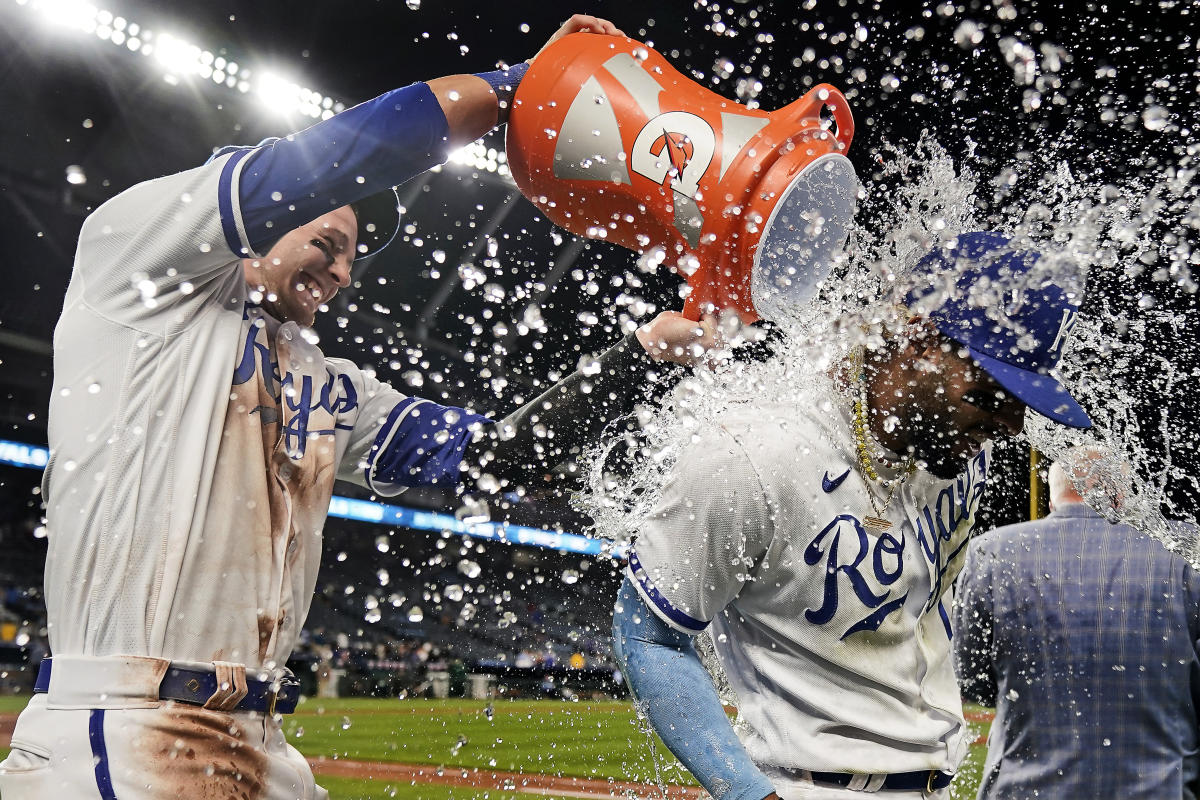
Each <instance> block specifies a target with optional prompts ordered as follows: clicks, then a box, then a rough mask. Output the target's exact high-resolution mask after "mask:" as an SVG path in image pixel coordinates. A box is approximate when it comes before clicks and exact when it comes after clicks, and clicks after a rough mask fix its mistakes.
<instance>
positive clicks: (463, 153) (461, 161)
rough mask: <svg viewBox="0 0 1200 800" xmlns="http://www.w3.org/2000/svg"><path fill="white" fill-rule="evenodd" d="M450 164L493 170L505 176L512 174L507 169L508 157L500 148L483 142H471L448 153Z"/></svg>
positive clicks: (486, 170)
mask: <svg viewBox="0 0 1200 800" xmlns="http://www.w3.org/2000/svg"><path fill="white" fill-rule="evenodd" d="M447 160H448V161H449V162H450V163H451V164H457V165H458V166H463V167H471V168H472V169H477V170H481V171H484V172H493V173H495V174H497V175H500V176H503V177H505V178H507V177H509V176H511V175H512V173H511V172H509V169H508V163H507V161H508V158H507V157H506V156H505V154H504V152H503V151H502V150H497V149H496V148H494V147H488V146H487V145H485V144H484V143H483V142H471V143H470V144H469V145H466V146H465V147H460V148H459V149H457V150H455V151H454V152H453V153H451V154H450V157H449V159H447Z"/></svg>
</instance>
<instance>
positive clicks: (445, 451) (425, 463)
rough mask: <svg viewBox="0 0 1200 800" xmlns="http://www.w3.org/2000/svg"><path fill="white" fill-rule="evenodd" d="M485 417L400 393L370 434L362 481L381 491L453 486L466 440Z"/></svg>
mask: <svg viewBox="0 0 1200 800" xmlns="http://www.w3.org/2000/svg"><path fill="white" fill-rule="evenodd" d="M488 422H490V420H488V419H487V418H486V417H483V416H481V415H479V414H476V413H474V412H472V411H468V410H466V409H465V408H454V407H453V406H443V405H439V404H438V403H434V402H432V401H430V400H422V399H420V398H417V397H408V398H405V399H404V400H402V401H401V402H400V403H397V404H396V406H395V408H393V409H392V411H391V413H390V414H389V415H388V418H387V420H386V421H385V422H384V424H383V425H382V426H381V427H380V429H379V433H378V434H376V436H375V442H374V444H373V445H372V446H371V451H370V453H369V454H368V455H367V463H366V465H365V468H364V473H365V474H364V477H365V483H366V485H367V486H368V487H370V488H372V489H374V490H376V491H379V492H381V493H382V494H394V493H395V491H396V490H397V489H398V487H409V486H432V485H438V486H450V487H453V486H455V485H457V484H458V483H459V481H460V480H461V477H460V470H459V465H460V464H461V463H462V460H463V455H464V453H465V447H466V444H467V442H469V441H470V440H471V437H472V436H473V435H474V433H475V430H476V429H477V428H478V426H480V425H483V424H486V423H488Z"/></svg>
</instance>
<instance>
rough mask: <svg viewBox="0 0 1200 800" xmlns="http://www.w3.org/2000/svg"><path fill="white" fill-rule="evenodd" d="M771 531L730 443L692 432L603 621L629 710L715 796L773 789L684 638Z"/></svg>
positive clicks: (727, 799)
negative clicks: (634, 708) (635, 708)
mask: <svg viewBox="0 0 1200 800" xmlns="http://www.w3.org/2000/svg"><path fill="white" fill-rule="evenodd" d="M773 530H774V528H773V525H772V523H771V521H770V515H769V512H768V509H767V501H766V497H765V494H764V491H763V489H762V486H761V485H760V483H759V481H758V479H757V476H756V475H755V473H754V470H753V468H752V466H751V465H750V463H749V461H748V459H747V458H746V457H745V454H744V453H743V452H742V450H741V448H740V446H739V445H738V444H737V443H736V442H735V441H734V440H733V437H732V436H730V435H729V434H728V433H726V432H725V431H723V430H720V429H717V430H713V431H706V432H703V433H702V434H701V437H700V440H699V441H698V442H696V443H694V444H693V445H692V446H691V447H689V448H688V449H687V450H685V451H684V452H683V453H681V454H680V457H679V461H678V464H677V467H676V469H675V474H674V475H673V477H672V480H671V481H670V482H669V483H668V484H667V486H666V487H665V488H664V489H663V498H662V500H661V501H660V502H659V504H658V506H657V508H656V509H655V511H654V512H653V513H652V514H651V515H650V517H649V518H648V519H647V520H646V521H645V523H644V524H643V526H642V530H641V532H640V534H639V536H638V539H637V542H636V544H635V547H634V548H633V550H632V551H631V553H630V558H629V569H628V571H627V575H626V579H625V582H624V583H623V585H622V587H621V594H620V598H619V599H618V601H617V605H616V608H615V610H614V614H613V639H614V644H613V653H614V655H615V657H616V659H617V663H618V664H619V665H620V667H621V670H622V672H623V673H624V675H625V679H626V681H627V682H628V684H629V688H630V690H631V692H632V693H633V695H634V698H635V700H636V701H637V703H638V704H639V707H640V709H641V710H642V711H643V713H645V714H646V716H647V718H648V719H649V720H650V723H651V724H652V725H653V726H654V730H655V731H656V732H657V733H658V735H659V737H660V738H661V739H662V741H663V743H664V744H665V745H666V746H667V748H668V749H670V751H671V752H672V753H674V754H675V756H676V757H677V758H678V759H679V760H680V761H681V762H682V763H683V764H684V766H686V767H687V768H688V770H689V771H690V772H691V773H692V774H693V775H694V776H695V777H696V779H697V780H698V781H700V783H701V785H703V786H704V788H705V789H707V790H708V792H709V794H711V795H712V796H714V797H721V798H723V800H762V798H765V797H771V796H773V793H774V790H773V788H772V786H771V783H770V781H769V780H768V779H767V778H766V776H765V775H763V774H762V773H761V772H760V771H759V770H758V768H757V767H755V766H754V763H753V761H752V760H751V759H750V756H749V754H748V753H747V752H746V749H745V747H744V746H743V745H742V743H741V742H740V741H739V740H738V738H737V736H736V734H735V733H734V730H733V726H732V724H731V723H730V722H729V718H728V717H727V716H726V715H725V710H724V706H723V704H722V702H721V699H720V696H719V695H718V694H717V691H716V689H715V687H714V686H713V684H712V680H711V678H710V677H709V674H708V672H707V670H705V668H704V666H703V664H702V663H701V661H700V657H699V655H698V653H697V652H696V649H695V646H694V644H693V641H692V637H693V636H695V635H696V634H698V633H700V632H702V631H703V630H705V629H706V628H707V627H708V625H709V623H710V622H711V621H712V619H713V618H714V617H715V616H716V615H717V614H719V613H722V612H723V611H724V609H725V608H726V606H728V605H729V603H731V602H733V600H734V599H735V598H736V597H737V595H738V594H739V593H740V592H741V590H742V589H743V587H744V586H745V583H746V581H747V580H748V578H747V573H749V572H751V569H750V568H749V567H748V564H752V563H756V562H757V561H758V560H759V559H761V558H762V556H763V555H764V554H765V552H766V549H767V547H768V546H769V543H770V540H771V538H772V536H773Z"/></svg>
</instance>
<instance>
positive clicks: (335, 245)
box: [243, 206, 358, 325]
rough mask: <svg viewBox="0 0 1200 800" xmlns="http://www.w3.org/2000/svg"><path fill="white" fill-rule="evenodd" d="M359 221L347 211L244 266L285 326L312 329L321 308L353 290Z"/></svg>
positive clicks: (285, 240) (308, 227) (328, 216)
mask: <svg viewBox="0 0 1200 800" xmlns="http://www.w3.org/2000/svg"><path fill="white" fill-rule="evenodd" d="M357 238H358V220H357V219H356V218H355V216H354V211H353V209H351V208H350V206H342V207H341V208H339V209H336V210H334V211H330V212H329V213H328V214H325V215H324V216H320V217H317V218H316V219H315V220H313V221H312V222H310V223H308V224H307V225H302V226H300V227H299V228H296V229H295V230H293V231H291V232H290V233H287V234H285V235H284V236H283V238H282V239H280V240H279V241H278V242H276V243H275V246H274V247H272V248H271V250H270V251H269V252H268V253H267V254H266V256H264V257H263V258H259V259H247V260H246V261H244V262H243V265H244V272H245V275H246V283H247V284H249V286H250V289H251V290H252V291H257V292H259V293H260V294H261V296H262V299H261V301H260V302H261V305H262V307H263V308H264V309H266V311H267V313H269V314H270V315H271V316H273V317H275V318H276V319H278V320H279V321H281V322H298V323H300V324H301V325H312V324H313V321H314V320H315V319H316V316H317V309H318V308H320V307H321V305H322V304H324V303H328V302H329V301H330V299H332V298H333V296H334V295H335V294H337V291H338V289H340V288H342V287H344V286H347V285H349V283H350V266H351V264H352V263H353V262H354V252H355V250H354V248H355V245H356V244H357Z"/></svg>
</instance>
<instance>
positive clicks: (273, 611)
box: [44, 156, 440, 668]
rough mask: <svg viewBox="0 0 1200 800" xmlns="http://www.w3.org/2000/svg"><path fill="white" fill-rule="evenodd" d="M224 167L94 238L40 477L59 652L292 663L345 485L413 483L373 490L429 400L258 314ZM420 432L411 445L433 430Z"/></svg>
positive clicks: (109, 215)
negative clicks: (391, 430) (229, 213)
mask: <svg viewBox="0 0 1200 800" xmlns="http://www.w3.org/2000/svg"><path fill="white" fill-rule="evenodd" d="M229 158H230V157H229V156H226V157H223V158H219V159H216V160H214V161H213V162H211V163H209V164H207V165H205V166H203V167H199V168H197V169H193V170H190V171H187V172H183V173H180V174H177V175H172V176H169V177H165V178H160V179H158V180H153V181H148V182H146V183H142V184H139V185H137V186H135V187H133V188H131V189H129V190H128V191H126V192H124V193H122V194H121V195H119V196H117V197H116V198H114V199H112V200H110V201H109V202H107V203H105V204H104V205H103V206H101V207H100V208H99V209H97V210H96V212H95V213H94V214H92V215H91V216H90V217H89V218H88V219H87V221H86V222H85V223H84V225H83V229H82V232H81V234H80V241H79V249H78V253H77V255H76V262H75V271H74V274H73V276H72V279H71V283H70V286H69V288H68V290H67V295H66V301H65V305H64V309H63V314H62V318H61V320H60V321H59V323H58V327H57V329H56V331H55V342H54V351H55V362H54V367H55V370H54V393H53V396H52V398H51V403H50V416H49V419H50V429H49V436H50V450H51V457H50V463H49V466H48V467H47V469H46V473H45V481H44V495H45V502H46V505H47V519H48V524H47V530H48V531H49V555H48V558H47V562H46V587H47V608H48V614H49V622H50V647H51V651H52V652H53V653H54V655H56V656H61V655H89V656H93V655H100V656H103V655H113V654H122V655H135V656H155V657H161V658H167V659H172V660H181V661H198V662H210V661H214V660H222V661H230V662H237V663H244V664H246V665H247V666H249V667H251V668H256V667H263V666H272V665H278V666H282V665H283V663H284V662H285V661H286V659H287V657H288V655H289V653H290V652H291V650H292V647H293V645H294V644H295V642H296V639H297V636H298V634H299V631H300V626H301V624H302V623H303V621H304V618H305V616H306V615H307V613H308V608H309V603H310V601H311V596H312V592H313V589H314V587H315V584H316V577H317V568H318V566H319V564H320V560H321V529H322V526H323V523H324V520H325V515H326V512H327V510H328V505H329V499H330V496H331V494H332V491H333V484H334V480H335V478H341V479H345V480H349V481H354V482H356V483H359V484H365V485H369V486H370V487H371V488H372V489H373V490H374V491H376V492H378V493H380V494H385V495H386V494H396V493H398V492H399V491H401V490H402V488H403V487H401V486H399V485H396V484H390V483H387V482H380V481H373V480H372V471H373V469H374V467H375V463H374V460H375V459H377V458H378V457H379V456H380V453H381V451H380V450H379V449H378V448H375V449H374V450H373V445H374V443H375V442H376V439H377V437H378V436H379V434H380V431H381V429H383V428H384V427H385V425H390V426H393V427H396V426H400V425H402V424H404V423H405V419H407V422H409V423H411V422H412V421H413V419H414V418H415V416H419V414H420V411H421V408H422V407H423V406H421V405H420V403H421V402H423V401H416V400H412V399H408V398H405V397H404V396H403V395H401V394H400V393H398V392H396V391H395V390H394V389H392V388H391V387H389V386H387V385H385V384H381V383H380V382H379V381H377V380H375V379H374V378H373V377H371V376H369V375H367V374H365V373H363V372H362V371H361V370H359V369H358V368H357V367H355V366H354V365H353V364H351V363H350V362H347V361H344V360H340V359H334V358H325V357H324V356H323V355H322V353H321V351H320V350H319V349H318V348H317V347H316V346H315V344H313V343H312V342H310V341H309V339H310V338H311V336H312V334H311V332H310V331H307V330H302V329H301V328H300V327H299V326H297V325H296V324H295V323H290V322H289V323H286V324H279V323H278V322H276V321H275V320H274V319H272V318H271V317H269V316H267V315H266V314H265V313H263V312H262V311H261V310H260V309H258V308H257V307H255V306H253V305H252V304H250V303H249V302H248V300H247V293H248V290H247V286H246V283H245V280H244V277H243V273H242V267H241V264H240V261H239V257H238V256H237V255H236V254H234V253H233V252H231V251H230V248H229V245H228V244H227V242H228V236H227V233H228V231H223V229H222V222H221V215H220V213H219V212H218V204H219V202H220V199H221V195H222V194H224V195H225V202H227V203H231V204H232V205H231V207H232V208H233V209H234V214H235V216H236V213H237V212H236V209H237V198H238V187H237V181H236V173H235V175H234V179H233V180H232V182H230V181H229V176H228V174H226V178H225V181H222V180H221V176H222V167H223V166H224V164H225V162H226V161H227V160H228V159H229ZM226 172H227V173H228V171H226ZM227 220H228V217H227ZM238 224H239V226H240V221H239V222H238ZM427 407H428V408H440V407H438V406H436V404H432V403H430V404H428V406H427ZM425 424H426V425H432V426H433V427H431V428H427V429H426V430H425V431H424V432H422V433H419V434H417V435H418V437H420V436H424V435H426V434H430V435H432V434H435V433H436V430H435V428H436V427H437V421H436V420H430V419H428V418H427V419H426V420H425ZM420 449H421V448H420V445H419V444H418V445H417V450H418V451H419V450H420Z"/></svg>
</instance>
